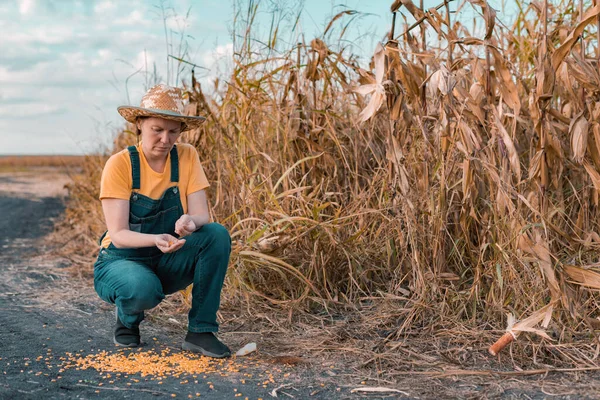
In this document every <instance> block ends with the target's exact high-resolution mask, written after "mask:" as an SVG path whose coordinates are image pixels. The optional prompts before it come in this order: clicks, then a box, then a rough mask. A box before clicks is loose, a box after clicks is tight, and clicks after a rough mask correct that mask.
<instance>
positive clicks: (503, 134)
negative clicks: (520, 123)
mask: <svg viewBox="0 0 600 400" xmlns="http://www.w3.org/2000/svg"><path fill="white" fill-rule="evenodd" d="M494 118H495V124H494V127H495V128H496V130H497V131H498V132H499V133H500V138H501V139H502V142H503V143H504V146H505V147H506V151H507V153H508V160H509V162H510V168H511V170H512V171H513V173H514V174H515V176H516V177H517V181H519V180H520V179H521V163H520V162H519V154H518V153H517V149H516V148H515V144H514V143H513V141H512V139H511V137H510V135H509V134H508V132H507V131H506V129H505V128H504V124H502V121H500V118H498V115H497V114H496V112H494Z"/></svg>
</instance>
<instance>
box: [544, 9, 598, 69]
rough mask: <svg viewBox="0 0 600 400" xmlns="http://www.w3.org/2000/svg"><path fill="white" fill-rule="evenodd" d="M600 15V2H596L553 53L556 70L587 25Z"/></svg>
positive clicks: (553, 64)
mask: <svg viewBox="0 0 600 400" xmlns="http://www.w3.org/2000/svg"><path fill="white" fill-rule="evenodd" d="M598 15H600V3H598V4H596V5H595V6H594V7H590V8H589V9H588V10H587V11H586V12H585V14H583V17H582V18H581V21H580V22H579V23H578V24H577V25H576V26H575V29H573V30H572V31H571V33H570V34H569V36H568V37H567V39H566V40H565V41H564V42H563V44H561V45H560V47H559V48H558V49H556V50H555V51H554V53H553V54H552V67H553V68H554V71H557V70H558V67H559V66H560V63H562V62H563V60H564V59H565V57H566V56H567V54H569V52H570V51H571V49H572V48H573V46H574V45H575V43H576V42H577V40H578V39H579V35H581V34H582V33H583V30H584V29H585V27H586V26H588V24H590V23H591V22H593V21H594V20H595V18H596V17H597V16H598Z"/></svg>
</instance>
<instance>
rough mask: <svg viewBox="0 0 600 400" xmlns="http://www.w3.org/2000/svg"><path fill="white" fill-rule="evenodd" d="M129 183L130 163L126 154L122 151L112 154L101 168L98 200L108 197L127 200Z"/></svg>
mask: <svg viewBox="0 0 600 400" xmlns="http://www.w3.org/2000/svg"><path fill="white" fill-rule="evenodd" d="M131 184H132V180H131V164H130V162H128V158H127V154H124V153H122V152H121V153H117V154H114V155H113V156H111V157H110V158H109V159H108V161H107V162H106V165H105V166H104V169H103V170H102V178H101V180H100V200H102V199H108V198H112V199H123V200H129V197H130V196H131Z"/></svg>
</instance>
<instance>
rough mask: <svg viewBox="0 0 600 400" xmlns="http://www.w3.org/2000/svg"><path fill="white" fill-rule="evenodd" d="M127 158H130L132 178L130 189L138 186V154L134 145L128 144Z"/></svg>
mask: <svg viewBox="0 0 600 400" xmlns="http://www.w3.org/2000/svg"><path fill="white" fill-rule="evenodd" d="M127 150H128V151H129V158H130V159H131V178H132V180H133V185H132V186H131V188H132V189H134V190H135V189H139V188H140V154H139V153H138V151H137V149H136V147H135V146H129V147H128V148H127Z"/></svg>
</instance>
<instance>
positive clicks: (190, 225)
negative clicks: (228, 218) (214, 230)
mask: <svg viewBox="0 0 600 400" xmlns="http://www.w3.org/2000/svg"><path fill="white" fill-rule="evenodd" d="M187 204H188V213H187V214H183V215H182V216H181V217H180V218H179V219H178V220H177V222H176V223H175V232H176V233H177V234H178V235H179V236H180V237H184V236H186V235H189V234H190V233H192V232H194V231H196V230H198V229H200V227H201V226H202V225H206V224H208V222H209V221H210V213H209V212H208V202H207V201H206V192H205V191H204V190H199V191H197V192H194V193H190V194H188V195H187Z"/></svg>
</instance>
